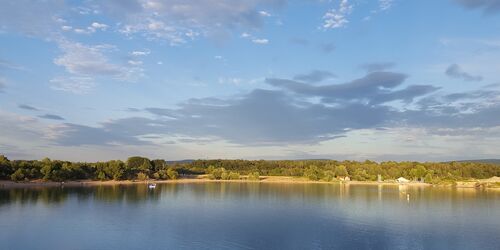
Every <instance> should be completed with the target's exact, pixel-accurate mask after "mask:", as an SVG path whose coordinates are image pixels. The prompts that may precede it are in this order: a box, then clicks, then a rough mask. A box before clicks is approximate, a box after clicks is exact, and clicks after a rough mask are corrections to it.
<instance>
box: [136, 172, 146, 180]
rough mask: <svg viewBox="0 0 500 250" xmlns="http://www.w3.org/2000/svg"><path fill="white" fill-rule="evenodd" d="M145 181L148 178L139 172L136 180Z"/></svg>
mask: <svg viewBox="0 0 500 250" xmlns="http://www.w3.org/2000/svg"><path fill="white" fill-rule="evenodd" d="M147 179H148V176H147V175H146V174H145V173H143V172H140V173H138V174H137V180H140V181H145V180H147Z"/></svg>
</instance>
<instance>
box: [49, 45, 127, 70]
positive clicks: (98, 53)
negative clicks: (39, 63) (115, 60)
mask: <svg viewBox="0 0 500 250" xmlns="http://www.w3.org/2000/svg"><path fill="white" fill-rule="evenodd" d="M59 47H60V48H61V50H62V51H63V52H64V54H63V55H61V56H59V57H57V58H56V59H54V63H55V64H56V65H59V66H62V67H64V68H65V69H66V71H68V72H69V73H72V74H77V75H108V76H119V75H121V74H123V71H124V69H123V68H122V67H120V66H118V65H115V64H112V63H110V62H109V60H108V58H107V57H106V56H105V55H104V54H103V51H104V50H105V49H106V48H110V46H109V45H104V46H103V45H100V46H99V45H97V46H87V45H84V44H81V43H77V42H70V41H67V40H62V41H59Z"/></svg>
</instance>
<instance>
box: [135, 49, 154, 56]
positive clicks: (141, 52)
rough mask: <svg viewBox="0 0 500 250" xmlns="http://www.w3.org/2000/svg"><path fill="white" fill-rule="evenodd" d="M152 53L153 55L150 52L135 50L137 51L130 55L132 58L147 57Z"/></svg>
mask: <svg viewBox="0 0 500 250" xmlns="http://www.w3.org/2000/svg"><path fill="white" fill-rule="evenodd" d="M150 53H151V51H150V50H144V51H141V50H135V51H132V52H130V55H132V56H147V55H149V54H150Z"/></svg>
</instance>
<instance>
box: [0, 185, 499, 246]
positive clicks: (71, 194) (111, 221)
mask: <svg viewBox="0 0 500 250" xmlns="http://www.w3.org/2000/svg"><path fill="white" fill-rule="evenodd" d="M407 194H409V200H408V199H407ZM499 247H500V191H495V190H474V189H453V188H445V187H418V186H414V187H410V186H396V185H394V186H378V185H341V184H296V183H293V184H277V183H191V184H189V183H163V184H158V185H157V187H156V188H155V189H148V188H147V186H146V185H145V184H137V185H116V186H90V187H29V188H0V249H500V248H499Z"/></svg>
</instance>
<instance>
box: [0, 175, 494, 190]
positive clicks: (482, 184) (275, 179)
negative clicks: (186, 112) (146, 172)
mask: <svg viewBox="0 0 500 250" xmlns="http://www.w3.org/2000/svg"><path fill="white" fill-rule="evenodd" d="M207 182H242V183H246V182H253V183H289V184H294V183H296V184H306V183H318V184H335V183H337V184H345V185H379V186H380V185H384V186H386V185H387V186H398V185H406V186H420V187H430V186H440V187H446V186H448V187H456V188H488V189H498V190H500V177H492V178H489V179H481V180H469V181H459V182H455V183H453V184H452V183H443V184H429V183H421V182H409V183H404V184H401V183H397V182H396V181H383V182H377V181H330V182H328V181H311V180H309V179H307V178H305V177H291V176H261V177H260V180H259V181H253V180H248V179H246V176H242V179H240V180H211V179H209V178H208V176H207V175H197V176H183V177H182V178H179V179H176V180H145V181H138V180H120V181H116V180H110V181H97V180H73V181H64V182H53V181H43V180H33V181H24V182H14V181H0V188H1V187H56V186H66V187H77V186H100V185H134V184H146V183H207Z"/></svg>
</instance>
